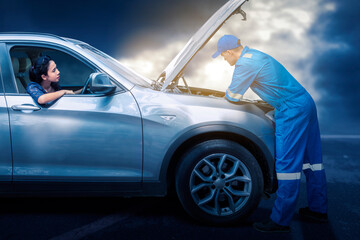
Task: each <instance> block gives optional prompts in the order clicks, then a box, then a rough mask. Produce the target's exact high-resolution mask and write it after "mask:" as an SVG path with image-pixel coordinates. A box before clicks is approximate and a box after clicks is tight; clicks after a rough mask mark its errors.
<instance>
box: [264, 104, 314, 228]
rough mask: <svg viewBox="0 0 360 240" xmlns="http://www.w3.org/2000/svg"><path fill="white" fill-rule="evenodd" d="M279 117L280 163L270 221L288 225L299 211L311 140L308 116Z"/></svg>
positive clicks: (278, 143)
mask: <svg viewBox="0 0 360 240" xmlns="http://www.w3.org/2000/svg"><path fill="white" fill-rule="evenodd" d="M288 111H291V110H288ZM282 114H283V115H280V116H279V114H277V117H278V118H277V119H276V133H275V135H276V164H275V169H276V173H277V178H278V190H277V192H276V194H277V198H276V200H275V203H274V207H273V209H272V213H271V216H270V218H271V219H272V220H273V221H274V222H276V223H278V224H280V225H283V226H288V225H289V224H290V221H291V219H292V217H293V215H294V212H295V209H296V202H297V198H298V196H299V186H300V176H301V170H302V165H303V158H304V152H305V147H306V140H307V123H308V122H307V121H306V117H307V115H304V114H301V113H300V112H285V113H282Z"/></svg>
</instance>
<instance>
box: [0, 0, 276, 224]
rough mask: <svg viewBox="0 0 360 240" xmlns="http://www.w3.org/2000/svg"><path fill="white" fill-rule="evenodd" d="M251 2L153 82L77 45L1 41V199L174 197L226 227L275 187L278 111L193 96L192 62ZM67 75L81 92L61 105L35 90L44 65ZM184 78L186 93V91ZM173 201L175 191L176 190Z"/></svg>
mask: <svg viewBox="0 0 360 240" xmlns="http://www.w3.org/2000/svg"><path fill="white" fill-rule="evenodd" d="M244 2H245V0H231V1H229V2H228V3H226V4H225V5H224V6H223V7H222V8H220V9H219V10H218V11H217V12H216V13H215V14H214V15H213V16H212V17H211V18H210V19H209V20H208V21H207V22H206V23H205V25H204V26H203V27H202V28H200V30H199V31H198V32H197V33H196V34H195V35H194V36H193V37H192V38H191V39H190V41H189V42H188V44H187V45H186V46H185V48H184V49H183V50H182V51H181V52H180V53H179V54H178V55H177V56H176V57H175V59H174V60H173V61H172V62H171V63H170V64H169V65H168V67H167V68H166V69H165V70H164V71H163V73H161V74H160V77H159V79H157V80H156V81H155V80H154V81H152V80H150V79H147V78H145V77H143V76H141V75H139V74H137V73H135V72H134V71H132V70H130V69H128V68H126V67H124V66H123V65H122V64H120V63H119V62H118V61H116V60H115V59H113V58H112V57H110V56H108V55H106V54H104V53H103V52H101V51H99V50H97V49H95V48H93V47H91V46H90V45H88V44H86V43H84V42H81V41H77V40H74V39H69V38H63V37H58V36H54V35H49V34H30V33H2V34H0V123H1V124H0V132H1V134H0V143H1V144H0V181H1V193H2V194H3V195H6V196H9V195H11V196H13V195H15V196H16V195H21V196H28V195H31V196H34V195H42V196H44V195H45V196H48V195H55V196H63V195H71V196H77V195H81V196H89V195H111V196H115V195H116V196H165V195H166V194H167V193H169V192H171V191H172V190H175V191H176V193H177V195H178V197H179V199H180V201H181V203H182V205H183V207H184V209H185V210H186V211H187V212H188V213H189V214H190V215H191V216H193V217H194V218H196V219H198V220H202V221H206V222H210V223H227V222H231V221H235V220H238V219H239V218H243V217H245V216H247V215H249V214H250V213H251V211H252V210H254V209H255V208H256V207H257V204H258V202H259V200H260V198H261V196H263V194H264V193H272V192H274V191H275V189H276V177H275V174H274V122H273V120H272V113H273V111H272V110H273V109H272V108H271V107H270V106H269V105H267V104H266V103H264V102H261V101H246V100H244V101H241V102H240V103H238V104H233V103H230V102H228V101H227V100H226V99H225V98H224V93H223V92H219V91H214V90H208V89H201V88H193V87H191V86H189V85H188V84H187V83H186V81H185V79H184V77H183V73H184V70H185V69H186V67H187V64H188V62H189V61H190V60H191V59H192V58H193V56H194V55H195V54H196V53H197V52H198V51H199V49H201V48H202V47H203V46H204V45H205V44H206V42H207V41H208V40H209V39H210V38H211V37H212V36H213V34H214V33H215V32H216V30H217V29H219V27H220V26H221V25H222V24H223V22H224V21H225V20H226V19H228V18H229V17H230V16H231V15H233V14H237V13H241V14H244V12H243V11H242V10H241V5H242V4H243V3H244ZM44 54H46V55H49V56H51V58H53V59H54V60H55V62H56V64H57V65H58V66H59V68H60V70H61V85H62V87H63V88H64V89H80V88H83V91H82V93H81V94H76V95H65V96H63V97H62V98H60V99H59V100H58V101H56V102H55V103H54V104H52V105H51V106H46V107H44V106H40V105H38V104H37V103H36V102H34V100H33V99H32V98H31V97H30V95H29V94H27V92H26V86H27V84H28V83H29V77H28V71H29V68H30V67H31V65H32V63H33V62H34V61H35V59H36V58H37V57H39V56H40V55H44ZM179 80H181V81H183V82H185V84H182V85H181V86H180V85H179ZM175 191H173V192H175Z"/></svg>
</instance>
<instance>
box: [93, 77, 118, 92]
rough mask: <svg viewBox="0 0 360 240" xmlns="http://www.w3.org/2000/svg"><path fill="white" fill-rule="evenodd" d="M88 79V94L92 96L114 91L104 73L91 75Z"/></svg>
mask: <svg viewBox="0 0 360 240" xmlns="http://www.w3.org/2000/svg"><path fill="white" fill-rule="evenodd" d="M89 78H90V79H89V80H90V81H89V88H90V92H92V93H94V94H109V93H111V92H114V91H115V89H116V86H115V85H113V84H112V83H111V81H110V78H109V77H108V75H106V74H105V73H92V74H90V77H89Z"/></svg>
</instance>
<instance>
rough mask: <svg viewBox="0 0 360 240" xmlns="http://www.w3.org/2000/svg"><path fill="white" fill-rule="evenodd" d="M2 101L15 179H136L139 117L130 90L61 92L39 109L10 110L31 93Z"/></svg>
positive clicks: (139, 162)
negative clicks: (95, 94)
mask: <svg viewBox="0 0 360 240" xmlns="http://www.w3.org/2000/svg"><path fill="white" fill-rule="evenodd" d="M6 100H7V102H8V106H9V113H10V122H11V124H10V126H11V133H12V149H13V161H14V166H13V167H14V181H21V180H66V181H94V180H95V181H114V182H117V181H132V182H134V181H138V182H140V181H141V175H142V173H141V170H142V126H141V118H140V113H139V109H138V107H137V105H136V103H135V101H134V99H133V97H132V95H131V94H129V92H124V93H118V94H114V95H113V96H103V97H93V96H92V97H91V96H81V95H80V96H65V97H63V98H61V99H59V100H58V101H57V102H56V103H55V104H54V105H52V106H51V107H49V108H41V110H39V111H26V110H25V111H15V110H13V109H12V106H15V105H24V104H29V105H33V104H34V102H33V99H32V98H31V97H30V96H6ZM64 150H66V151H64Z"/></svg>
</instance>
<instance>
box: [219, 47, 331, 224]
mask: <svg viewBox="0 0 360 240" xmlns="http://www.w3.org/2000/svg"><path fill="white" fill-rule="evenodd" d="M249 87H250V88H251V89H252V90H253V91H254V92H255V93H256V94H257V95H258V96H259V97H260V98H261V99H263V100H264V101H266V102H267V103H269V104H270V105H272V106H273V107H274V108H275V124H276V130H275V139H276V163H275V169H276V174H277V179H278V190H277V192H276V194H277V199H276V200H275V204H274V207H273V209H272V213H271V216H270V218H271V219H272V220H273V221H274V222H276V223H278V224H280V225H283V226H288V225H289V224H290V220H291V218H292V216H293V214H294V212H295V207H296V201H297V198H298V195H299V185H300V176H301V170H304V174H305V176H306V182H307V196H308V205H309V208H310V210H312V211H315V212H320V213H326V212H327V190H326V178H325V171H324V167H323V164H322V154H321V142H320V131H319V124H318V119H317V113H316V106H315V103H314V101H313V99H312V98H311V96H310V95H309V94H308V92H307V91H306V90H305V89H304V88H303V87H302V86H301V85H300V83H298V82H297V81H296V79H295V78H294V77H293V76H292V75H291V74H290V73H289V72H288V71H287V70H286V69H285V68H284V67H283V66H282V65H281V64H280V63H279V62H278V61H276V60H275V59H274V58H272V57H271V56H269V55H267V54H265V53H262V52H260V51H257V50H255V49H250V48H248V47H245V48H244V49H243V51H242V53H241V56H240V58H239V60H238V61H237V62H236V64H235V70H234V74H233V79H232V82H231V84H230V86H229V88H228V89H227V90H226V97H227V98H228V99H229V100H230V101H233V102H237V101H239V100H240V99H241V98H242V96H243V95H244V93H245V91H246V90H247V89H248V88H249Z"/></svg>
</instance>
